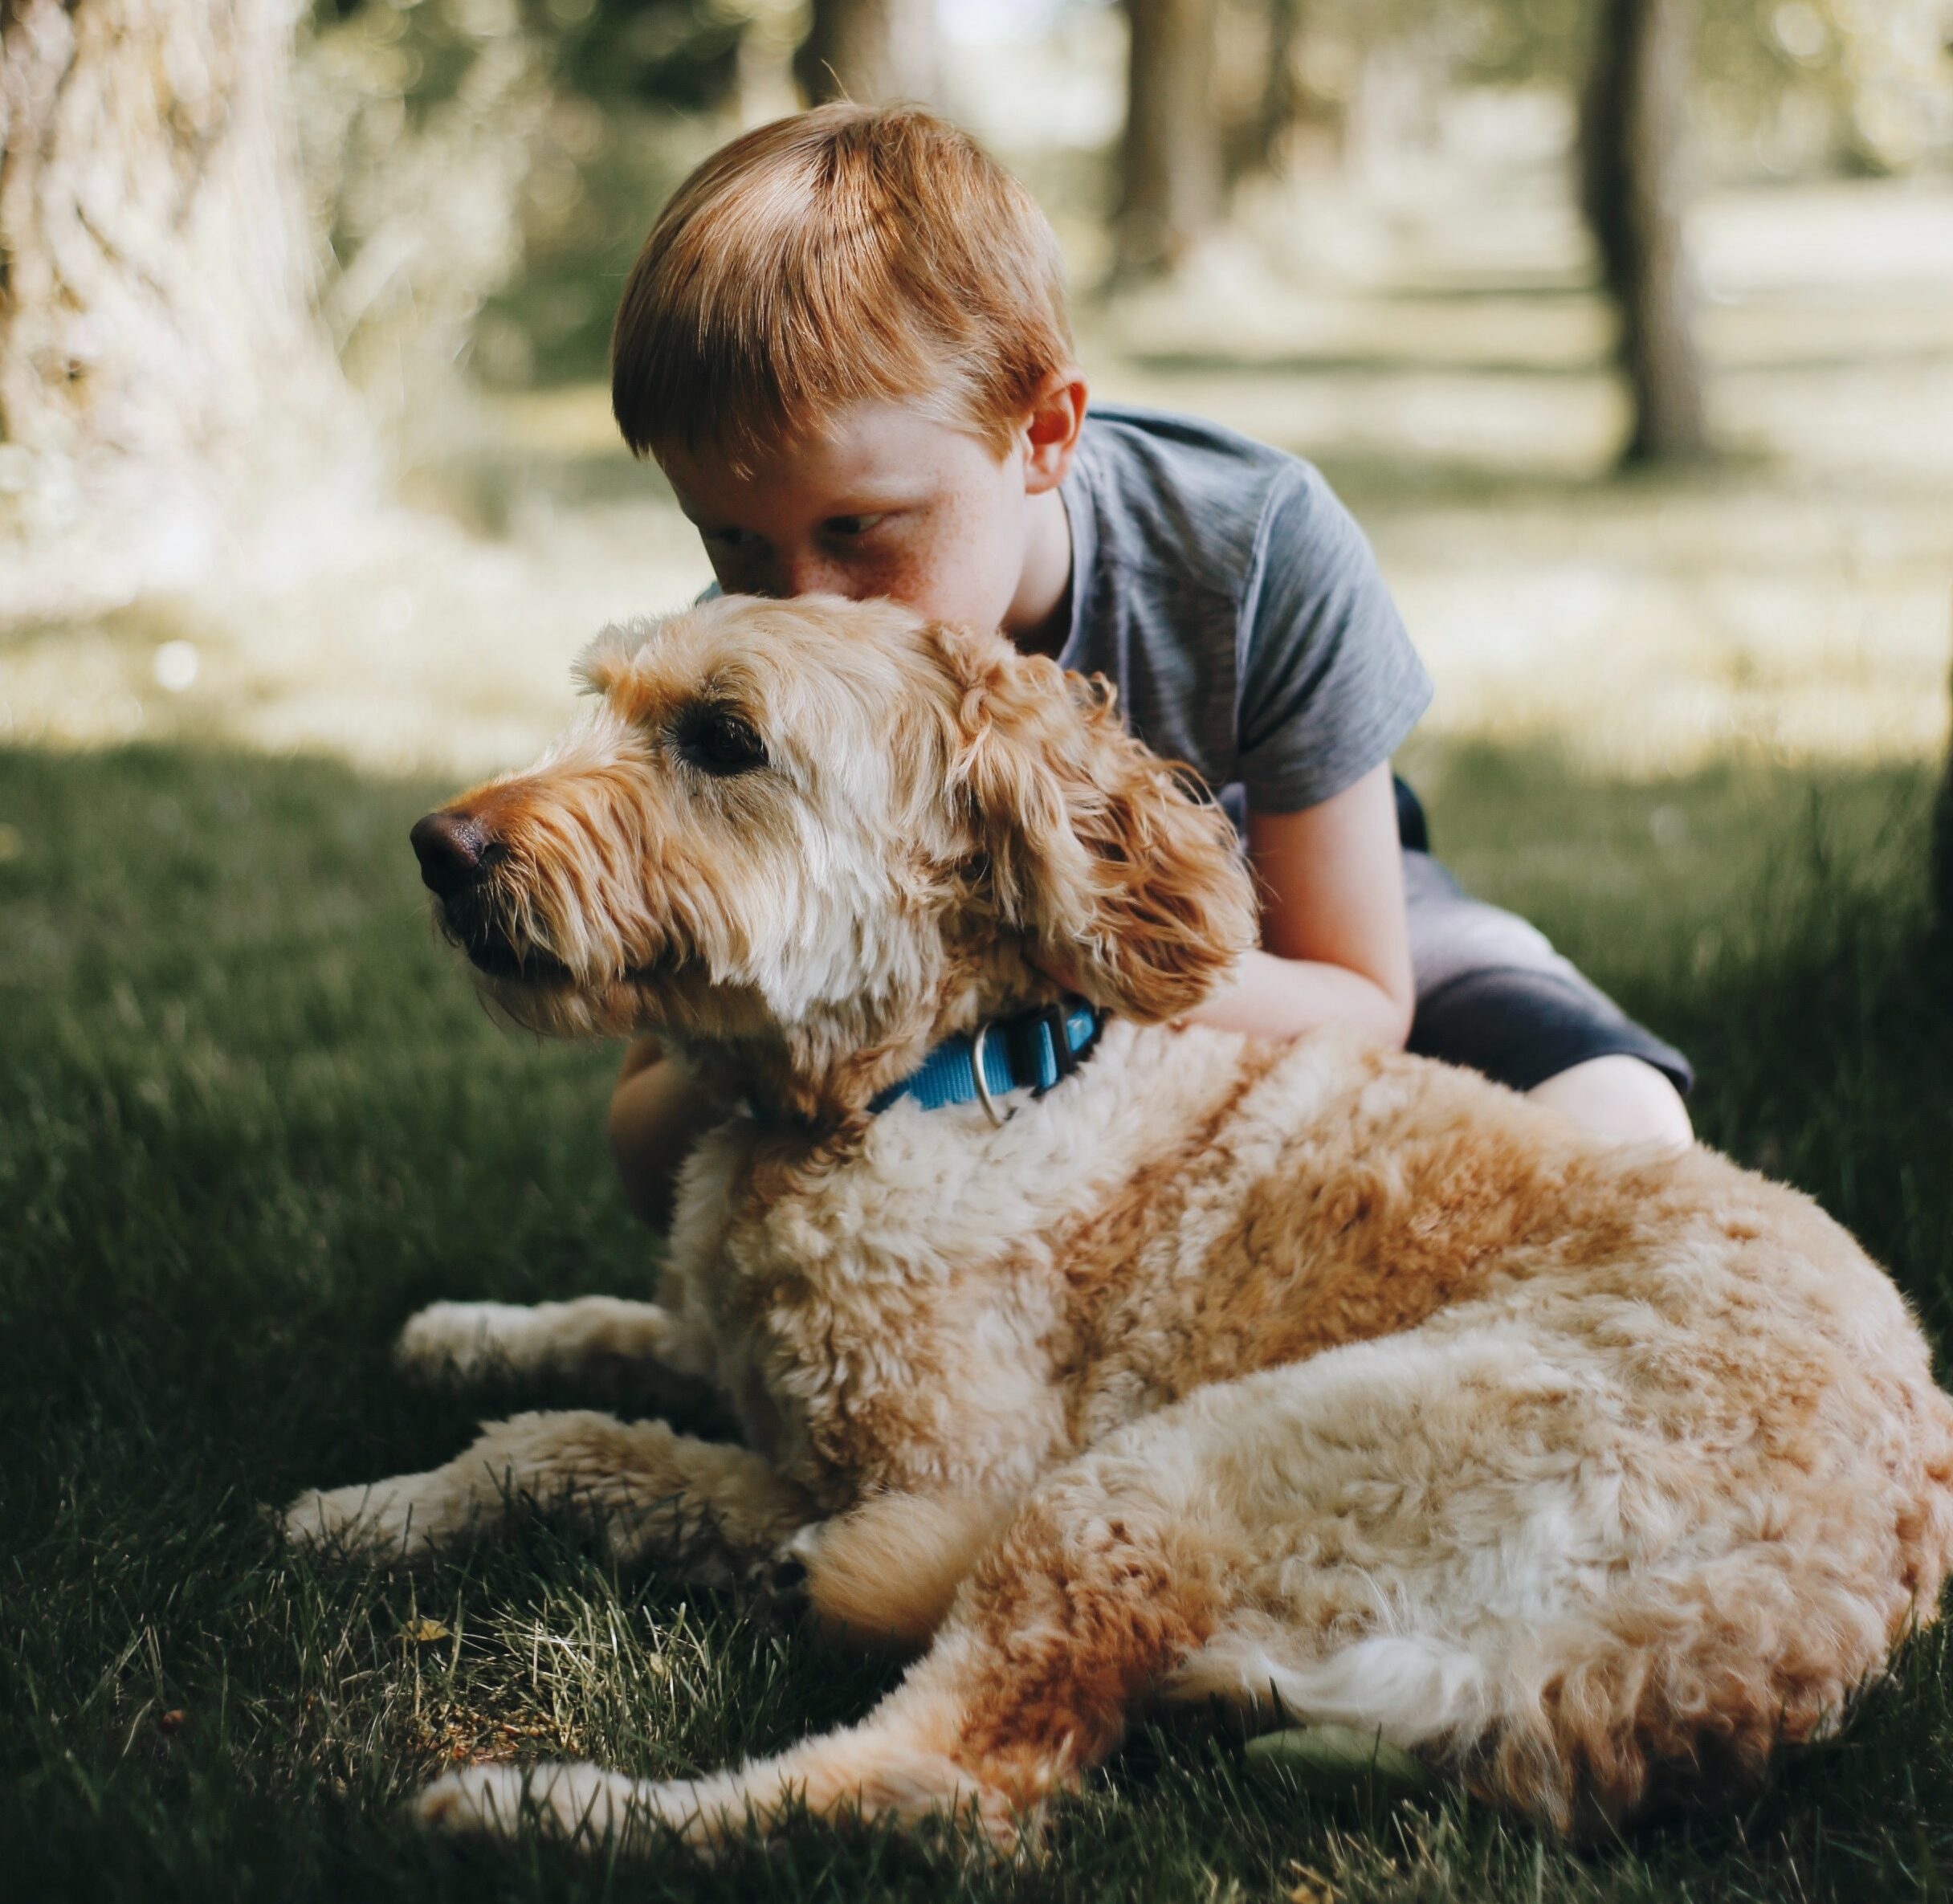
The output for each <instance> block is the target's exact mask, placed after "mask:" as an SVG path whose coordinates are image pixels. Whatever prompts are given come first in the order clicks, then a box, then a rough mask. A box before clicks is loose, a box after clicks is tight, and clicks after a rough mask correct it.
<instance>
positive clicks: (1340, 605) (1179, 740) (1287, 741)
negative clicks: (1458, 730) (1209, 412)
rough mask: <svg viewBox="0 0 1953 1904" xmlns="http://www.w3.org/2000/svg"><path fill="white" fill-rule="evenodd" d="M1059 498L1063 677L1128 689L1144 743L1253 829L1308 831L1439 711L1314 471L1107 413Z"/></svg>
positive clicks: (1207, 428) (1144, 414) (1214, 430)
mask: <svg viewBox="0 0 1953 1904" xmlns="http://www.w3.org/2000/svg"><path fill="white" fill-rule="evenodd" d="M1060 493H1061V494H1062V496H1063V498H1064V503H1065V512H1066V516H1068V517H1069V518H1070V524H1071V629H1070V634H1069V635H1068V636H1067V637H1066V642H1065V646H1064V648H1063V650H1062V653H1061V654H1060V655H1059V657H1058V658H1059V660H1060V662H1061V663H1062V664H1063V666H1065V667H1068V668H1076V669H1078V671H1081V672H1082V673H1084V674H1088V675H1089V674H1103V675H1105V676H1106V677H1107V679H1109V680H1111V681H1112V682H1113V683H1115V684H1116V685H1117V687H1118V689H1119V704H1120V706H1121V707H1123V709H1124V711H1125V716H1126V720H1127V724H1128V725H1129V726H1130V727H1131V729H1132V731H1133V732H1135V733H1136V734H1138V735H1139V736H1140V738H1141V739H1143V740H1145V741H1146V742H1147V744H1148V745H1149V746H1151V747H1152V748H1154V749H1156V751H1157V752H1160V753H1163V754H1164V755H1166V756H1168V759H1171V760H1184V762H1185V763H1186V764H1188V765H1189V767H1191V768H1193V769H1194V770H1195V772H1196V773H1198V774H1199V775H1200V776H1201V778H1202V779H1203V780H1205V781H1206V782H1207V784H1208V785H1209V786H1210V787H1213V788H1214V789H1216V790H1217V792H1221V793H1222V797H1223V799H1224V801H1225V804H1226V805H1228V806H1229V809H1230V810H1232V811H1233V813H1234V814H1235V817H1236V819H1237V821H1238V820H1239V818H1240V817H1241V806H1242V804H1243V803H1244V802H1245V804H1246V805H1248V806H1250V807H1252V808H1254V809H1257V810H1258V811H1260V812H1264V813H1294V812H1296V811H1298V810H1299V809H1302V808H1303V807H1307V806H1314V805H1316V804H1317V803H1318V802H1319V801H1324V800H1327V799H1328V798H1329V797H1331V795H1332V794H1335V793H1341V792H1342V791H1343V789H1344V788H1345V787H1348V786H1350V785H1353V784H1354V783H1355V782H1356V781H1359V780H1360V779H1361V778H1362V777H1363V776H1364V774H1366V773H1368V772H1369V771H1370V769H1372V768H1373V767H1376V766H1379V765H1380V764H1382V763H1383V762H1384V761H1385V760H1388V759H1389V757H1390V756H1391V755H1392V752H1395V751H1396V748H1397V746H1398V744H1400V743H1401V741H1402V740H1403V739H1404V737H1405V735H1407V734H1408V733H1409V732H1410V730H1411V729H1412V728H1413V727H1414V726H1415V725H1416V724H1417V718H1418V716H1420V715H1421V714H1422V713H1423V712H1424V711H1425V707H1427V706H1429V703H1430V699H1431V682H1430V677H1429V675H1426V674H1425V671H1424V665H1423V663H1421V662H1420V661H1419V660H1418V658H1417V650H1415V649H1414V648H1413V647H1412V646H1411V643H1410V638H1409V635H1407V634H1405V631H1404V624H1403V622H1402V620H1401V618H1399V616H1398V614H1397V611H1396V605H1394V604H1393V603H1392V601H1391V599H1390V595H1389V592H1388V589H1385V587H1384V581H1383V577H1382V576H1381V575H1380V574H1379V573H1377V568H1376V557H1374V556H1373V555H1372V553H1371V552H1370V545H1369V544H1368V542H1366V541H1365V540H1364V536H1363V532H1362V531H1361V530H1360V529H1359V528H1357V527H1356V524H1355V522H1354V521H1352V520H1351V517H1350V514H1349V512H1348V510H1347V509H1345V508H1343V505H1342V504H1340V503H1339V502H1338V501H1337V500H1336V499H1335V495H1334V494H1333V493H1332V492H1331V490H1330V487H1329V485H1328V484H1327V483H1325V482H1324V481H1323V478H1322V476H1321V475H1320V473H1319V471H1317V470H1315V468H1314V467H1312V466H1311V464H1309V463H1304V462H1303V461H1302V460H1301V459H1300V458H1299V457H1295V456H1290V455H1287V454H1286V452H1284V451H1280V450H1272V449H1270V448H1268V447H1267V446H1266V445H1265V444H1262V443H1258V442H1254V441H1252V440H1251V439H1250V438H1247V437H1245V436H1237V434H1234V432H1233V431H1232V430H1223V429H1221V427H1220V426H1218V425H1217V424H1213V423H1205V422H1200V421H1199V420H1198V419H1197V418H1192V417H1179V416H1172V415H1168V414H1165V413H1164V412H1161V411H1158V410H1131V409H1123V408H1120V409H1113V408H1106V409H1095V410H1092V411H1091V414H1089V415H1088V416H1087V418H1086V422H1085V428H1084V433H1083V436H1082V438H1080V441H1079V444H1078V453H1077V455H1076V456H1075V457H1074V459H1073V462H1072V466H1071V470H1070V474H1068V475H1066V478H1065V481H1064V484H1063V487H1062V490H1061V491H1060ZM1237 788H1238V789H1239V792H1238V793H1237V792H1236V791H1235V789H1237Z"/></svg>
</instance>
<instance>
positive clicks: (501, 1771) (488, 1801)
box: [413, 1765, 528, 1837]
mask: <svg viewBox="0 0 1953 1904" xmlns="http://www.w3.org/2000/svg"><path fill="white" fill-rule="evenodd" d="M527 1782H528V1774H527V1773H526V1772H525V1771H524V1770H523V1768H522V1767H520V1765H471V1766H470V1767H468V1768H467V1770H466V1771H451V1772H448V1773H446V1774H445V1775H444V1776H442V1777H440V1778H438V1779H436V1780H434V1783H433V1784H431V1785H430V1786H428V1787H427V1788H426V1790H425V1791H424V1792H422V1793H421V1794H420V1795H419V1796H418V1797H417V1798H416V1799H415V1800H414V1804H413V1816H414V1822H415V1823H416V1824H423V1825H425V1826H426V1827H427V1829H429V1830H430V1831H444V1832H450V1833H453V1834H454V1835H455V1837H471V1836H472V1837H492V1836H494V1835H495V1834H497V1833H499V1834H500V1835H501V1836H503V1837H508V1836H510V1835H511V1834H512V1833H514V1831H515V1830H516V1826H517V1824H518V1823H519V1821H520V1818H521V1816H522V1794H523V1788H524V1785H525V1784H527Z"/></svg>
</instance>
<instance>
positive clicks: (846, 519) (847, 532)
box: [826, 515, 884, 539]
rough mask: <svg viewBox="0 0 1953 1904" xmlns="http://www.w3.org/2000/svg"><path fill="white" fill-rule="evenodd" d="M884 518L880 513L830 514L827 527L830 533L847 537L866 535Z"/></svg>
mask: <svg viewBox="0 0 1953 1904" xmlns="http://www.w3.org/2000/svg"><path fill="white" fill-rule="evenodd" d="M883 520H884V518H883V516H880V515H875V516H829V517H828V519H827V523H826V528H827V532H828V534H829V535H830V536H842V538H844V539H847V538H851V537H854V536H865V535H866V534H867V532H869V531H870V529H871V528H874V527H875V524H877V523H879V522H881V521H883Z"/></svg>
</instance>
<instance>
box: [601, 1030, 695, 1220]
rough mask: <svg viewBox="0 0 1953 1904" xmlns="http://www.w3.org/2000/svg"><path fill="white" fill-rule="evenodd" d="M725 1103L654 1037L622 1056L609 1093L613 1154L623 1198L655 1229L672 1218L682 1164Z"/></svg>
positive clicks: (641, 1040)
mask: <svg viewBox="0 0 1953 1904" xmlns="http://www.w3.org/2000/svg"><path fill="white" fill-rule="evenodd" d="M722 1114H723V1107H722V1106H720V1105H719V1104H717V1103H715V1102H714V1101H713V1099H711V1095H710V1094H709V1093H708V1092H707V1091H706V1090H705V1089H704V1087H703V1086H702V1085H700V1084H699V1082H698V1080H697V1079H696V1078H694V1077H693V1076H692V1074H691V1073H690V1072H689V1071H688V1070H686V1069H685V1067H684V1066H683V1065H682V1064H679V1063H677V1062H674V1061H673V1060H672V1059H671V1058H667V1057H666V1056H665V1054H664V1053H663V1051H662V1050H660V1049H659V1047H658V1041H657V1040H656V1039H655V1038H639V1039H638V1041H637V1042H636V1043H635V1044H634V1045H633V1046H631V1047H630V1050H628V1051H627V1052H626V1053H625V1054H624V1064H623V1068H622V1070H620V1071H619V1072H618V1080H617V1086H616V1088H615V1089H614V1091H612V1092H611V1094H610V1155H611V1156H612V1158H613V1159H614V1160H615V1162H616V1164H617V1173H618V1179H619V1180H620V1181H621V1182H622V1184H623V1186H624V1201H626V1203H627V1204H629V1205H630V1208H631V1209H632V1211H633V1213H634V1214H635V1215H636V1216H638V1217H639V1218H640V1219H642V1221H644V1222H646V1223H648V1224H649V1225H650V1226H651V1228H652V1229H663V1228H664V1227H665V1226H666V1225H667V1224H668V1223H669V1222H670V1221H671V1201H672V1193H673V1191H674V1190H675V1188H676V1185H677V1182H678V1171H679V1165H680V1164H683V1162H684V1160H685V1156H686V1153H687V1152H688V1151H689V1150H690V1149H691V1147H692V1144H694V1142H695V1140H697V1138H698V1136H699V1133H700V1132H701V1131H704V1130H706V1129H707V1128H709V1127H711V1125H712V1124H714V1123H717V1122H719V1121H720V1117H721V1115H722Z"/></svg>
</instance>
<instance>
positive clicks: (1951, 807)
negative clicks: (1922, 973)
mask: <svg viewBox="0 0 1953 1904" xmlns="http://www.w3.org/2000/svg"><path fill="white" fill-rule="evenodd" d="M1950 685H1953V684H1950ZM1931 851H1932V879H1933V917H1932V937H1933V944H1934V946H1935V948H1936V949H1937V951H1938V952H1939V956H1940V958H1941V960H1942V961H1943V963H1945V964H1947V965H1948V966H1953V746H1949V747H1948V748H1947V764H1946V769H1945V772H1944V773H1943V775H1942V776H1941V778H1940V781H1939V800H1938V801H1937V802H1936V803H1935V806H1934V809H1933V839H1932V848H1931Z"/></svg>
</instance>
